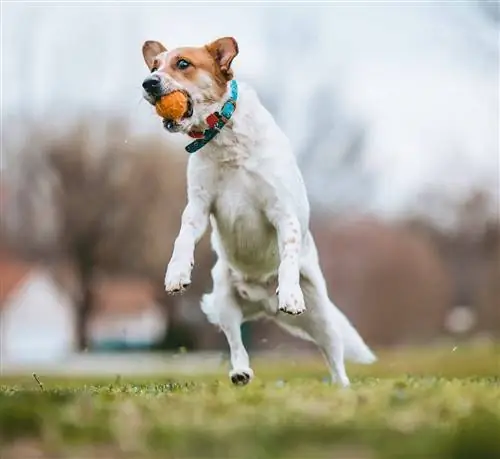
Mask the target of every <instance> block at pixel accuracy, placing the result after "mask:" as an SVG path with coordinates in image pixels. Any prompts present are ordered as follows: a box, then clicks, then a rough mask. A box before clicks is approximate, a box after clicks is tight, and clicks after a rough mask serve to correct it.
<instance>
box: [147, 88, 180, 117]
mask: <svg viewBox="0 0 500 459" xmlns="http://www.w3.org/2000/svg"><path fill="white" fill-rule="evenodd" d="M155 107H156V113H158V115H159V116H161V117H162V118H167V119H170V120H174V121H179V120H180V119H181V118H182V117H183V116H184V114H185V113H186V112H187V109H188V100H187V97H186V95H185V94H184V93H183V92H182V91H173V92H171V93H170V94H167V95H166V96H163V97H162V98H161V99H160V100H159V101H158V102H157V103H156V105H155Z"/></svg>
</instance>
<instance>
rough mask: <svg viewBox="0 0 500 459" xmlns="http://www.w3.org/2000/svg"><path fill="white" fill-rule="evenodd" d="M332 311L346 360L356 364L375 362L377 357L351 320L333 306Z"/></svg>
mask: <svg viewBox="0 0 500 459" xmlns="http://www.w3.org/2000/svg"><path fill="white" fill-rule="evenodd" d="M332 310H333V314H334V319H335V323H336V324H337V326H338V327H339V330H340V332H341V334H342V341H343V344H344V356H345V358H346V359H347V360H350V361H351V362H355V363H363V364H370V363H373V362H375V361H376V360H377V357H375V354H374V353H373V352H372V351H371V350H370V348H369V347H368V346H367V345H366V343H365V342H364V341H363V338H361V336H360V334H359V333H358V332H357V330H356V329H355V328H354V326H353V325H352V324H351V322H349V319H347V317H346V316H345V315H344V313H343V312H342V311H341V310H340V309H338V308H337V307H335V306H333V308H332Z"/></svg>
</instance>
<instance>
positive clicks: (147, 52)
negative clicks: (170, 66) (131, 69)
mask: <svg viewBox="0 0 500 459" xmlns="http://www.w3.org/2000/svg"><path fill="white" fill-rule="evenodd" d="M166 50H167V48H165V46H163V45H162V44H161V43H160V42H159V41H153V40H148V41H145V42H144V44H143V45H142V55H143V56H144V61H145V62H146V65H147V66H148V68H149V70H151V69H152V68H153V63H154V61H155V58H156V56H158V54H161V53H163V52H165V51H166Z"/></svg>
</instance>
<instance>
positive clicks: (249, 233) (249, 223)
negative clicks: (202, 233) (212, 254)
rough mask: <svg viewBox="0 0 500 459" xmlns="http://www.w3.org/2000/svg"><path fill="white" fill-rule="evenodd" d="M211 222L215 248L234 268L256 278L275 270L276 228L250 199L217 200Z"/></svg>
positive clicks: (277, 256)
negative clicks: (221, 252) (222, 253)
mask: <svg viewBox="0 0 500 459" xmlns="http://www.w3.org/2000/svg"><path fill="white" fill-rule="evenodd" d="M233 198H234V196H233ZM214 220H215V222H214ZM214 223H215V224H214ZM212 226H213V233H214V234H213V241H214V243H215V244H214V245H215V249H216V251H217V248H219V250H220V249H222V250H223V252H224V255H225V258H226V260H227V262H228V263H229V264H230V265H231V266H232V267H233V268H234V269H236V270H238V271H240V272H241V273H243V274H245V276H248V277H250V278H256V279H257V278H258V279H260V278H263V277H267V276H268V275H270V274H272V273H275V272H276V271H277V269H278V265H279V248H278V242H277V241H278V240H277V234H276V230H275V228H274V227H273V226H272V225H271V223H270V222H269V221H268V220H267V218H266V216H265V215H264V213H263V212H262V211H260V209H258V208H257V207H256V206H255V205H252V202H251V200H248V199H246V200H245V199H224V200H220V201H218V202H217V203H216V205H215V206H214V210H213V213H212Z"/></svg>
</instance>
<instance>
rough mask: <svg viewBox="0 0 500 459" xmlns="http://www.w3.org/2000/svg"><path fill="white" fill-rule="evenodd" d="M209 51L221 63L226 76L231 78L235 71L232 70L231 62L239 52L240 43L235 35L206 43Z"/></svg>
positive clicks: (220, 65) (220, 66)
mask: <svg viewBox="0 0 500 459" xmlns="http://www.w3.org/2000/svg"><path fill="white" fill-rule="evenodd" d="M206 49H207V51H208V52H209V53H210V55H211V56H212V57H213V58H214V60H215V62H217V64H218V65H219V68H220V69H221V71H222V73H223V74H224V76H225V77H226V78H227V79H228V80H231V79H232V78H233V71H232V70H231V68H230V67H231V62H232V61H233V59H234V58H235V57H236V55H237V54H238V43H237V42H236V40H235V39H234V38H233V37H224V38H219V39H218V40H215V41H214V42H212V43H210V44H208V45H206Z"/></svg>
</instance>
